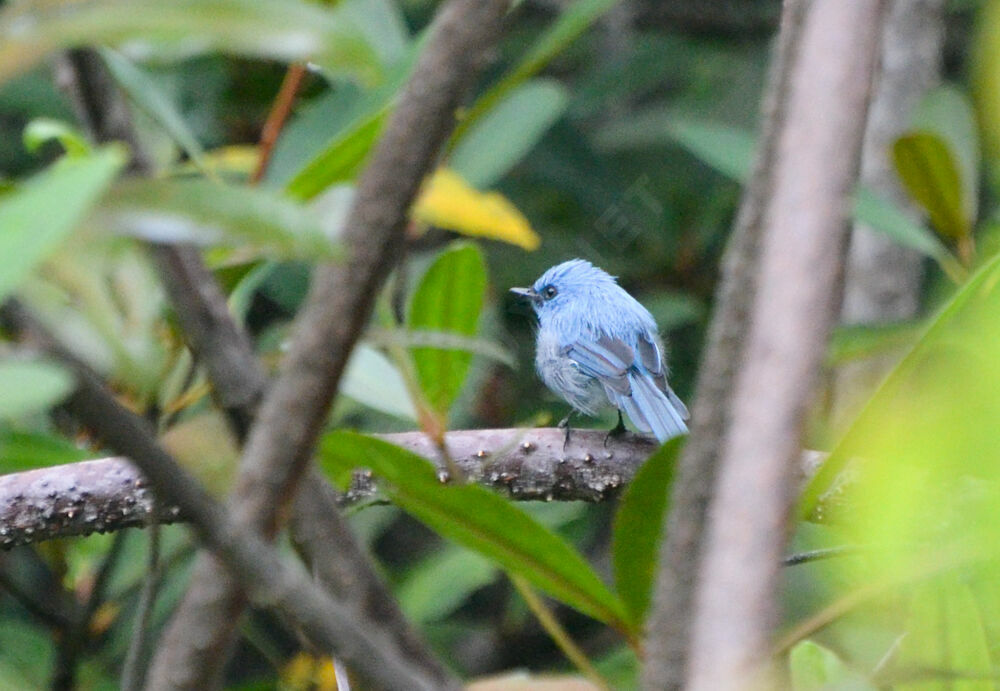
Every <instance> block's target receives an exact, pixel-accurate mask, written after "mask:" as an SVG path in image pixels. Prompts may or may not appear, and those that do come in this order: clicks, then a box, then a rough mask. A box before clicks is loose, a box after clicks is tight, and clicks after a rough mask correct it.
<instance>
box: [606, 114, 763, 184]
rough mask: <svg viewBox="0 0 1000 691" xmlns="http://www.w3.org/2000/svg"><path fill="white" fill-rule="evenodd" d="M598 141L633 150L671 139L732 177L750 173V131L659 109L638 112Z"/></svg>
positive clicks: (752, 142) (738, 178) (740, 179)
mask: <svg viewBox="0 0 1000 691" xmlns="http://www.w3.org/2000/svg"><path fill="white" fill-rule="evenodd" d="M597 142H598V144H600V145H601V146H603V147H604V148H606V149H609V150H621V149H635V148H643V147H648V146H651V145H654V146H655V145H662V144H664V143H665V142H674V143H676V144H678V145H680V146H682V147H684V148H685V149H687V150H688V151H689V152H690V153H691V155H692V156H694V157H695V158H697V159H698V160H700V161H701V162H702V163H704V164H706V165H708V166H710V167H712V168H714V169H715V170H717V171H718V172H719V173H722V174H723V175H725V176H726V177H728V178H730V179H731V180H735V181H737V182H745V181H746V179H747V178H748V177H749V176H750V169H751V167H752V165H753V156H754V148H755V146H756V144H755V140H754V136H753V134H752V133H750V132H747V131H746V130H743V129H740V128H738V127H732V126H730V125H724V124H721V123H713V122H705V121H701V120H694V119H692V118H690V117H688V116H685V115H678V114H676V113H673V112H670V111H666V112H665V111H664V110H663V109H662V108H659V109H656V110H653V111H650V112H648V113H641V114H639V115H637V116H635V117H632V118H630V119H629V121H628V123H625V124H615V125H612V126H610V127H608V128H607V129H605V130H603V131H602V132H600V133H599V134H598V136H597Z"/></svg>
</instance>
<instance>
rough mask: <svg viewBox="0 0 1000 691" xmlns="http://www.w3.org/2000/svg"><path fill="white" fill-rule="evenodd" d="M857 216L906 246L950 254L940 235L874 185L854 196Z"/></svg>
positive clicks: (927, 252)
mask: <svg viewBox="0 0 1000 691" xmlns="http://www.w3.org/2000/svg"><path fill="white" fill-rule="evenodd" d="M854 218H855V219H857V220H859V221H861V222H862V223H865V224H867V225H869V226H871V228H872V229H873V230H877V231H878V232H880V233H882V234H883V235H886V236H887V237H889V238H891V239H892V240H893V241H894V242H896V243H897V244H899V245H902V246H903V247H909V248H910V249H914V250H917V251H918V252H920V253H921V254H925V255H927V256H928V257H933V258H934V259H937V260H939V261H940V260H941V259H942V258H945V257H950V253H949V252H948V249H947V248H946V247H945V246H944V245H943V244H942V243H941V241H940V240H939V239H938V237H937V236H936V235H935V234H934V233H932V232H931V231H930V230H928V229H927V228H925V227H924V226H923V225H921V224H919V223H916V222H914V221H913V220H912V219H910V217H909V216H907V215H906V214H905V213H903V212H902V211H901V210H900V209H899V207H897V206H896V205H895V204H893V203H892V202H890V201H889V200H887V199H884V198H883V197H880V196H879V195H878V194H876V193H875V192H874V191H873V190H872V189H871V188H870V187H864V186H862V187H859V188H858V189H857V192H855V195H854Z"/></svg>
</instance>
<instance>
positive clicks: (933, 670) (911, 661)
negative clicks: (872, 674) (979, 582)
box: [894, 574, 995, 691]
mask: <svg viewBox="0 0 1000 691" xmlns="http://www.w3.org/2000/svg"><path fill="white" fill-rule="evenodd" d="M895 666H897V667H898V668H899V669H900V670H901V672H902V674H903V675H904V676H905V675H906V673H911V674H915V675H917V676H921V675H930V680H929V681H928V680H921V681H919V682H915V683H908V684H897V685H896V686H895V687H894V688H895V689H898V690H899V691H937V690H938V689H939V690H940V691H951V690H952V689H961V691H993V689H994V688H995V687H994V684H993V681H992V680H991V677H992V676H993V666H992V663H991V660H990V651H989V642H988V641H987V640H986V631H985V629H984V628H983V622H982V618H981V617H980V614H979V607H978V605H977V604H976V601H975V598H974V597H973V596H972V591H971V590H970V589H969V586H968V585H967V584H965V583H963V582H961V581H960V580H959V578H958V577H957V576H955V575H950V574H949V575H946V576H943V577H941V578H939V579H935V580H933V581H931V582H929V583H925V584H921V585H919V586H917V588H916V591H915V593H914V595H913V597H912V598H911V599H910V616H909V619H908V620H907V624H906V633H905V635H904V636H903V639H902V641H901V643H900V649H899V658H898V660H897V661H896V665H895Z"/></svg>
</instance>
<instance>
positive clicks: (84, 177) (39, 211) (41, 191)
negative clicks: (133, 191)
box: [0, 146, 126, 300]
mask: <svg viewBox="0 0 1000 691" xmlns="http://www.w3.org/2000/svg"><path fill="white" fill-rule="evenodd" d="M125 160H126V157H125V151H124V150H123V149H122V148H121V147H119V146H107V147H104V148H102V149H99V150H98V151H96V152H95V153H94V154H93V155H91V156H81V157H75V158H64V159H62V160H60V161H59V162H58V163H56V164H55V165H53V166H52V167H50V168H49V169H48V170H46V171H45V172H43V173H41V174H39V175H36V176H35V177H34V178H32V179H30V180H28V181H27V182H26V183H25V184H24V185H23V186H22V187H21V188H20V189H18V190H17V191H15V192H10V193H8V194H6V195H4V197H3V198H2V199H0V300H2V299H3V298H5V297H7V296H8V295H10V293H11V292H12V291H13V290H14V289H15V288H16V287H17V286H18V285H19V284H20V283H21V281H23V280H24V279H25V278H27V277H28V275H29V274H30V273H31V272H32V271H33V270H34V268H35V267H36V266H37V265H38V264H39V263H40V262H42V260H44V259H45V258H46V257H47V256H48V255H49V253H51V252H52V251H54V250H55V249H56V248H57V247H58V246H59V243H60V242H61V241H62V240H63V239H64V238H65V237H66V236H67V235H68V234H69V233H70V231H72V230H73V229H74V227H76V224H77V223H78V222H79V221H80V219H81V218H82V216H83V214H84V213H85V212H86V211H87V209H88V208H89V207H90V206H91V205H92V204H93V203H94V202H96V201H97V199H98V198H99V197H100V196H101V194H103V193H104V191H105V190H106V189H107V187H108V186H109V185H110V184H111V181H112V180H113V179H114V178H115V176H116V175H117V174H118V171H119V170H121V169H122V167H123V166H124V165H125Z"/></svg>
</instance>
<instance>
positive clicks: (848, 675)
mask: <svg viewBox="0 0 1000 691" xmlns="http://www.w3.org/2000/svg"><path fill="white" fill-rule="evenodd" d="M788 671H789V676H791V680H792V690H793V691H827V690H828V689H829V690H831V691H832V690H833V689H837V690H838V691H875V689H876V688H877V687H876V686H875V685H874V684H872V683H871V682H869V681H867V680H866V679H865V678H864V677H862V676H861V675H860V674H858V673H857V672H854V671H852V670H850V669H848V668H847V667H846V666H845V665H844V663H843V662H841V660H840V658H839V657H837V655H836V653H834V652H833V651H832V650H828V649H827V648H824V647H823V646H821V645H819V644H818V643H813V642H812V641H802V642H801V643H799V644H798V645H796V646H795V647H794V648H792V651H791V652H790V653H789V655H788Z"/></svg>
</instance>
